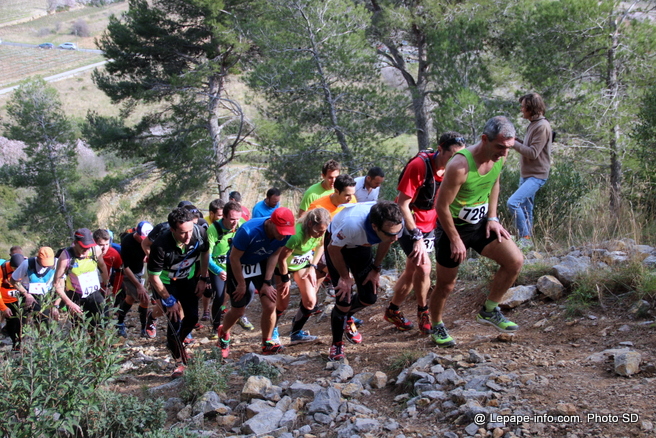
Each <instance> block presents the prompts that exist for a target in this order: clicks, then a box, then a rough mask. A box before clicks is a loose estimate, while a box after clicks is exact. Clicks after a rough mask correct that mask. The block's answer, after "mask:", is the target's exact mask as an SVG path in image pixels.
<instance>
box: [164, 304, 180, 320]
mask: <svg viewBox="0 0 656 438" xmlns="http://www.w3.org/2000/svg"><path fill="white" fill-rule="evenodd" d="M164 309H165V312H166V316H167V317H168V318H169V320H170V321H171V322H178V321H180V319H181V318H182V315H181V313H182V312H181V309H180V303H179V302H177V301H176V303H175V304H174V305H172V306H171V307H165V308H164Z"/></svg>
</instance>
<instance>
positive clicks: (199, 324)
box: [194, 322, 203, 330]
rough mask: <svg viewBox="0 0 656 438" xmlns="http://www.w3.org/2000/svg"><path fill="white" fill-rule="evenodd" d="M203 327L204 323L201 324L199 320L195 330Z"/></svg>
mask: <svg viewBox="0 0 656 438" xmlns="http://www.w3.org/2000/svg"><path fill="white" fill-rule="evenodd" d="M202 328H203V324H201V323H200V322H197V323H196V325H195V326H194V330H200V329H202Z"/></svg>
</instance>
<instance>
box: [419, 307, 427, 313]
mask: <svg viewBox="0 0 656 438" xmlns="http://www.w3.org/2000/svg"><path fill="white" fill-rule="evenodd" d="M427 310H428V306H417V312H419V313H422V312H425V311H427Z"/></svg>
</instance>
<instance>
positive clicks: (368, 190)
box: [355, 167, 385, 202]
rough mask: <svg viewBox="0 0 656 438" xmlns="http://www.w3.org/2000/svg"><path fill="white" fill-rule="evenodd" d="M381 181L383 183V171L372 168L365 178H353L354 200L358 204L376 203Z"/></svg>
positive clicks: (378, 168)
mask: <svg viewBox="0 0 656 438" xmlns="http://www.w3.org/2000/svg"><path fill="white" fill-rule="evenodd" d="M383 181H385V172H383V169H381V168H380V167H372V168H371V169H369V172H368V173H367V176H361V177H359V178H355V199H357V200H358V202H370V201H377V200H378V194H379V193H380V186H381V185H382V184H383Z"/></svg>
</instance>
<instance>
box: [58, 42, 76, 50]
mask: <svg viewBox="0 0 656 438" xmlns="http://www.w3.org/2000/svg"><path fill="white" fill-rule="evenodd" d="M59 48H60V49H64V50H77V46H76V45H75V43H64V44H60V45H59Z"/></svg>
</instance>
